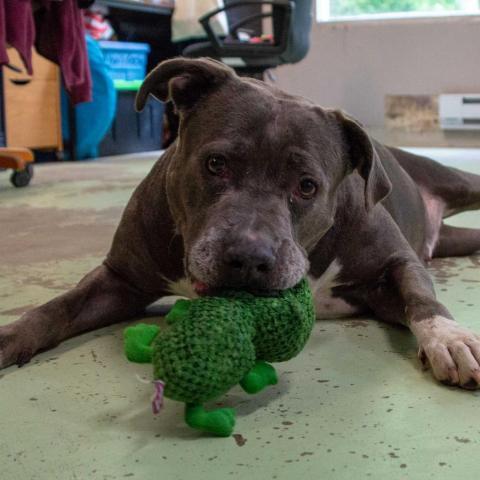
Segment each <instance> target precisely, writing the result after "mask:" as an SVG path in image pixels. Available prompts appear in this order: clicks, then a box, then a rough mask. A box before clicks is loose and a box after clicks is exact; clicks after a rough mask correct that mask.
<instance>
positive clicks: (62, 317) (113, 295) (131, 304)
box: [0, 265, 155, 368]
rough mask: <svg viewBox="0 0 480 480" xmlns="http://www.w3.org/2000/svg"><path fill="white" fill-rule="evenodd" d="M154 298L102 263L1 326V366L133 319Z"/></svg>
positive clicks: (19, 362) (21, 360)
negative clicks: (38, 304)
mask: <svg viewBox="0 0 480 480" xmlns="http://www.w3.org/2000/svg"><path fill="white" fill-rule="evenodd" d="M154 300H155V298H153V297H152V296H150V295H149V294H146V293H142V292H140V291H139V290H136V289H135V288H134V287H133V286H132V285H130V284H128V283H127V282H126V281H125V280H123V279H122V278H120V277H119V276H118V275H117V274H116V273H114V272H113V271H112V270H111V269H110V268H109V267H107V266H106V265H100V266H99V267H97V268H96V269H95V270H93V271H92V272H90V273H89V274H88V275H86V276H85V277H84V278H83V279H82V280H81V281H80V283H79V284H78V285H77V286H76V287H75V288H73V289H72V290H70V291H69V292H67V293H64V294H63V295H60V296H59V297H56V298H54V299H53V300H51V301H50V302H48V303H46V304H44V305H42V306H40V307H38V308H34V309H33V310H30V311H29V312H27V313H25V314H24V315H23V316H22V317H21V318H20V319H19V320H17V321H16V322H13V323H11V324H9V325H5V326H2V327H0V368H3V367H7V366H8V365H12V364H15V363H16V364H19V365H22V364H24V363H26V362H28V361H29V360H30V359H31V358H32V356H33V355H35V354H36V353H37V352H39V351H41V350H46V349H49V348H52V347H54V346H56V345H58V344H59V343H60V342H61V341H63V340H65V339H67V338H69V337H73V336H74V335H77V334H79V333H82V332H86V331H88V330H93V329H96V328H101V327H104V326H106V325H110V324H112V323H115V322H120V321H123V320H127V319H129V318H132V317H134V316H135V315H136V314H139V313H140V312H142V311H143V309H144V307H145V306H146V305H148V304H149V303H151V302H152V301H154Z"/></svg>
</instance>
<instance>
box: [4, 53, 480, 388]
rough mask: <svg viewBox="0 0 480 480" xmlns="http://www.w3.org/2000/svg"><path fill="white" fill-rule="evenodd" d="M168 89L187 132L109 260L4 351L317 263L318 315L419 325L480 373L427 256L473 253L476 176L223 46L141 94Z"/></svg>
mask: <svg viewBox="0 0 480 480" xmlns="http://www.w3.org/2000/svg"><path fill="white" fill-rule="evenodd" d="M149 95H152V96H153V97H156V98H157V99H159V100H161V101H167V100H171V101H172V102H173V104H174V106H175V109H176V110H177V112H178V114H179V115H180V129H179V136H178V139H177V141H176V142H175V143H174V144H173V145H172V146H171V147H170V148H169V149H168V150H167V151H166V152H165V153H164V154H163V155H162V157H161V158H160V159H159V160H158V162H157V163H156V164H155V166H154V167H153V169H152V170H151V172H150V173H149V174H148V176H147V177H146V178H145V179H144V180H143V181H142V183H141V184H140V185H139V186H138V188H137V189H136V190H135V192H134V194H133V196H132V198H131V199H130V201H129V203H128V205H127V207H126V208H125V211H124V213H123V217H122V219H121V222H120V225H119V226H118V229H117V231H116V233H115V235H114V239H113V243H112V246H111V249H110V251H109V253H108V255H107V257H106V259H105V261H104V262H103V263H102V264H101V265H100V266H98V267H97V268H96V269H94V270H93V271H92V272H90V273H89V274H87V275H86V276H85V277H84V278H83V279H82V280H81V281H80V282H79V284H78V285H77V286H76V287H75V288H73V289H72V290H71V291H68V292H67V293H64V294H63V295H60V296H59V297H57V298H55V299H53V300H51V301H50V302H48V303H46V304H44V305H42V306H40V307H38V308H35V309H33V310H31V311H29V312H27V313H25V314H24V315H23V316H22V317H21V318H20V319H19V320H17V321H16V322H14V323H11V324H9V325H6V326H2V327H0V366H1V367H6V366H8V365H12V364H18V365H22V364H24V363H26V362H28V361H29V360H30V359H31V358H32V356H33V355H35V354H36V353H37V352H39V351H42V350H46V349H49V348H52V347H54V346H56V345H58V344H59V343H60V342H61V341H62V340H64V339H66V338H69V337H72V336H74V335H78V334H80V333H82V332H85V331H88V330H92V329H96V328H100V327H104V326H106V325H109V324H112V323H115V322H120V321H126V320H129V319H132V318H134V317H136V316H140V315H142V314H143V313H144V311H145V308H146V307H147V306H148V305H149V304H151V303H152V302H154V301H155V300H157V299H158V298H159V297H162V296H164V295H167V294H169V292H170V291H171V289H172V285H173V284H175V283H176V282H179V281H182V279H183V278H184V277H185V275H186V277H187V278H188V279H189V280H190V281H191V282H192V284H193V286H194V288H195V290H196V291H197V292H198V293H199V294H207V293H209V292H214V291H215V289H217V288H219V287H233V288H246V289H250V290H252V291H255V292H259V293H261V294H262V293H268V292H269V291H273V290H279V289H285V288H289V287H292V286H293V285H295V284H296V283H297V282H298V281H299V280H300V279H301V278H302V277H304V276H305V275H308V278H309V281H310V285H311V288H312V292H313V294H314V301H315V306H316V310H317V316H318V317H319V318H322V317H331V318H337V317H342V316H349V315H357V314H360V313H363V312H370V313H373V314H375V315H376V316H377V317H378V318H380V319H381V320H384V321H387V322H392V323H398V324H402V325H405V326H407V327H408V328H410V330H411V331H412V333H413V334H414V335H415V337H416V339H417V341H418V347H419V356H420V359H421V361H422V362H423V363H424V364H425V365H427V366H430V367H431V370H432V372H433V375H434V376H435V378H436V379H438V380H439V381H440V382H443V383H446V384H449V385H458V386H460V387H463V388H467V389H475V388H478V387H479V386H480V336H479V335H477V334H475V333H473V332H471V331H469V330H468V329H465V328H463V327H462V326H460V325H459V324H458V323H457V322H455V320H454V319H453V318H452V315H451V314H450V313H449V311H448V310H447V308H446V307H445V306H443V305H442V304H441V303H439V302H438V301H437V300H436V297H435V292H434V287H433V283H432V280H431V279H430V276H429V274H428V273H427V271H426V269H425V264H426V263H427V262H428V261H429V260H430V259H431V258H432V257H444V256H457V255H469V254H473V253H474V252H476V251H477V250H479V249H480V230H476V229H464V228H455V227H451V226H447V225H445V224H444V223H443V219H444V218H446V217H448V216H451V215H454V214H456V213H459V212H462V211H465V210H469V209H478V208H480V176H478V175H473V174H470V173H466V172H462V171H460V170H456V169H454V168H448V167H445V166H442V165H440V164H438V163H436V162H434V161H432V160H429V159H427V158H424V157H420V156H416V155H412V154H409V153H406V152H404V151H401V150H398V149H395V148H390V147H386V146H384V145H382V144H380V143H378V142H376V141H374V140H372V139H371V138H370V137H369V135H368V134H367V133H366V132H365V130H364V129H363V128H362V126H361V125H360V124H359V123H358V122H356V121H355V120H354V119H352V118H350V117H349V116H347V115H346V114H344V113H342V112H341V111H336V110H327V109H324V108H321V107H319V106H317V105H315V104H313V103H311V102H309V101H308V100H306V99H304V98H301V97H297V96H292V95H288V94H286V93H283V92H282V91H280V90H279V89H277V88H275V87H274V86H271V85H267V84H265V83H263V82H260V81H257V80H253V79H248V78H240V77H238V76H237V75H236V74H235V73H234V71H233V70H231V69H230V68H229V67H227V66H225V65H223V64H221V63H219V62H217V61H215V60H211V59H185V58H176V59H172V60H168V61H165V62H163V63H161V64H160V65H159V66H158V67H157V68H156V69H154V70H153V71H152V72H151V73H150V74H149V75H148V76H147V78H146V79H145V81H144V83H143V85H142V87H141V89H140V90H139V93H138V95H137V99H136V107H137V109H138V110H141V109H142V108H143V107H144V105H145V103H146V101H147V99H148V97H149Z"/></svg>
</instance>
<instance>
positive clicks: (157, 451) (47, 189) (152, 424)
mask: <svg viewBox="0 0 480 480" xmlns="http://www.w3.org/2000/svg"><path fill="white" fill-rule="evenodd" d="M153 160H154V158H153V157H151V156H140V158H138V159H136V158H135V157H134V156H130V157H129V158H127V159H126V160H115V161H113V160H106V161H102V162H98V163H80V162H79V163H75V164H69V163H64V164H59V165H53V164H52V165H47V166H38V167H37V168H36V177H35V179H34V183H33V185H32V186H31V187H28V188H25V189H22V190H16V189H13V188H11V187H10V186H9V183H8V177H7V175H6V174H5V173H0V221H1V225H2V233H1V234H0V235H1V239H2V246H3V247H4V248H2V251H1V252H0V323H2V324H5V323H8V322H11V321H13V320H15V319H16V318H17V317H18V315H19V314H21V313H22V312H23V311H24V310H25V309H27V308H30V307H31V306H34V305H38V304H40V303H41V302H44V301H47V300H48V299H50V298H51V297H53V296H54V295H57V294H59V293H61V292H63V291H64V290H65V289H68V288H69V287H71V286H72V285H74V284H75V282H76V281H77V280H78V279H79V278H80V276H81V275H83V274H85V273H86V272H87V271H88V270H89V269H91V268H93V267H94V266H95V265H96V264H97V263H98V262H100V261H101V259H102V257H103V255H104V254H105V253H106V252H107V250H108V247H109V243H110V241H111V236H112V234H113V231H114V229H115V225H116V224H117V222H118V219H119V217H120V215H121V210H122V208H123V206H124V205H125V203H126V201H127V199H128V197H129V195H130V193H131V191H132V189H133V188H134V186H135V185H136V184H137V183H138V182H139V181H140V180H141V178H142V177H143V176H144V175H145V174H146V173H147V171H148V170H149V169H150V168H151V165H152V162H153ZM478 173H480V168H479V170H478ZM453 222H455V223H456V224H458V225H465V226H471V225H480V213H476V212H474V213H467V214H464V215H462V216H461V217H458V218H456V219H452V223H453ZM5 226H7V228H5ZM82 232H83V233H82ZM5 245H8V248H5ZM430 270H431V272H432V274H433V276H434V279H435V282H436V284H437V291H438V295H439V298H440V300H441V301H443V302H445V303H446V304H447V305H448V307H449V308H450V309H451V311H452V313H453V314H454V315H455V316H456V318H457V320H458V321H459V322H460V323H461V324H463V325H465V326H469V327H471V328H473V329H475V330H476V331H480V315H479V313H480V295H479V293H480V256H476V257H469V258H463V259H444V260H436V261H434V262H433V264H432V265H431V268H430ZM153 321H156V320H155V319H153ZM124 327H125V324H122V325H115V326H112V327H108V328H105V329H102V330H100V331H96V332H92V333H89V334H86V335H83V336H81V337H78V338H74V339H71V340H69V341H67V342H65V343H63V344H62V345H60V346H59V347H58V348H56V349H54V350H52V351H49V352H45V353H43V354H41V355H39V356H38V357H36V358H35V359H34V360H33V361H32V362H31V363H30V364H28V365H26V366H24V367H23V368H21V369H17V368H15V367H13V368H8V369H5V370H2V371H0V414H1V415H0V432H1V435H0V462H1V474H0V477H1V479H2V480H17V479H19V478H21V479H25V480H30V479H32V480H33V479H38V480H55V479H59V480H60V479H61V480H69V479H72V480H73V479H79V480H83V479H94V480H96V479H101V480H107V479H108V480H110V479H123V478H132V479H135V478H138V479H145V478H164V479H168V480H174V479H178V480H189V479H196V480H203V479H209V480H217V479H218V480H224V479H230V478H231V479H242V480H243V479H245V478H251V479H253V480H256V479H262V480H263V479H278V480H283V479H289V480H290V479H292V478H304V479H317V478H323V479H328V480H332V479H333V480H337V479H338V480H343V479H352V478H355V479H361V478H365V479H384V478H388V479H389V480H397V479H409V480H412V479H419V480H420V479H422V480H423V479H428V478H435V479H437V480H443V479H445V480H446V479H452V478H465V479H470V478H477V477H478V476H479V475H480V465H479V463H478V452H479V447H480V421H479V420H478V419H479V415H478V411H479V406H480V392H469V391H461V390H458V389H455V388H448V387H444V386H441V385H438V384H437V383H435V382H434V380H433V379H432V378H431V376H430V374H429V372H423V371H422V370H421V369H420V366H419V364H418V362H417V361H416V346H415V343H414V341H413V339H412V337H411V335H410V334H409V333H408V331H406V330H404V329H402V328H399V327H394V326H390V325H385V324H381V323H379V322H376V321H373V320H370V319H368V318H365V317H361V318H360V317H359V318H354V319H346V320H325V321H320V322H318V323H317V324H316V326H315V329H314V332H313V334H312V337H311V339H310V341H309V343H308V345H307V348H306V349H305V351H304V352H303V353H302V354H301V355H300V356H299V357H297V358H295V359H294V360H292V361H290V362H288V363H285V364H277V369H278V372H279V374H280V381H279V383H278V385H276V386H275V387H273V388H271V389H269V390H267V391H264V392H262V393H261V394H259V395H256V396H253V397H250V396H248V395H246V394H245V393H243V392H242V391H241V389H240V388H235V389H233V390H232V391H231V392H230V393H229V394H228V395H227V396H226V397H225V398H223V399H222V404H224V405H228V406H234V407H235V408H236V409H237V411H238V419H237V427H236V429H235V435H234V436H233V437H231V438H227V439H223V438H222V439H219V438H208V437H205V436H202V435H201V434H199V433H197V432H195V431H192V430H190V429H188V428H187V427H186V426H185V425H184V423H183V421H182V405H180V404H178V403H176V402H172V401H170V400H166V404H165V409H164V411H163V412H162V414H161V415H159V416H157V417H153V416H152V414H151V410H150V403H149V399H150V395H151V392H152V389H151V385H149V384H148V379H149V378H150V374H151V372H150V368H149V366H148V365H137V364H131V363H128V362H127V361H126V360H125V358H124V356H123V353H122V330H123V328H124Z"/></svg>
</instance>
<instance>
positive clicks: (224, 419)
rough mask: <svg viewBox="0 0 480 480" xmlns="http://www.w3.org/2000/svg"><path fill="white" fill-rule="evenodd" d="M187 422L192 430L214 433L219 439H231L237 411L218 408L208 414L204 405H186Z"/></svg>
mask: <svg viewBox="0 0 480 480" xmlns="http://www.w3.org/2000/svg"><path fill="white" fill-rule="evenodd" d="M185 422H186V423H187V425H188V426H189V427H191V428H196V429H197V430H202V431H204V432H208V433H212V434H213V435H217V436H219V437H229V436H230V435H231V434H232V432H233V428H234V427H235V410H234V409H233V408H217V409H216V410H212V411H210V412H207V411H206V410H205V409H204V408H203V406H202V405H195V404H192V403H187V404H186V405H185Z"/></svg>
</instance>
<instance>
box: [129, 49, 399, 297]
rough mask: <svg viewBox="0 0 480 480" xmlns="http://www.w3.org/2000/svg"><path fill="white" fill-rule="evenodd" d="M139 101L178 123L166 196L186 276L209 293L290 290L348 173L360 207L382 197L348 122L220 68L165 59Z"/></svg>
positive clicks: (361, 137)
mask: <svg viewBox="0 0 480 480" xmlns="http://www.w3.org/2000/svg"><path fill="white" fill-rule="evenodd" d="M148 95H153V96H154V97H156V98H158V99H159V100H162V101H167V100H171V101H173V102H174V105H175V108H176V110H177V112H178V113H179V115H180V130H179V136H178V140H177V142H176V145H175V146H174V147H173V148H174V149H175V152H174V155H173V159H172V161H171V163H170V166H169V170H168V173H167V197H168V201H169V207H170V209H171V212H172V215H173V217H174V219H175V222H176V224H177V227H178V230H179V233H180V234H181V235H182V237H183V240H184V246H185V252H186V269H187V272H188V274H189V275H190V276H191V277H192V279H194V280H195V281H197V282H198V283H201V284H203V285H206V286H208V287H210V288H215V287H224V286H231V287H249V288H252V289H267V290H271V289H284V288H288V287H291V286H293V285H294V284H296V283H297V282H298V281H299V280H300V279H301V278H302V277H303V276H304V275H305V274H306V272H307V269H308V252H309V251H311V250H312V249H313V247H314V246H315V244H316V243H317V242H318V241H319V239H320V238H321V237H322V236H323V235H324V234H325V233H326V232H327V230H328V229H329V228H330V227H331V226H332V224H333V221H334V217H335V213H336V206H337V196H336V192H337V188H338V186H339V185H340V183H341V182H342V180H343V179H344V178H345V177H346V176H347V175H348V174H349V173H351V172H353V171H355V170H356V171H357V172H358V173H359V174H360V175H361V176H362V177H363V178H364V180H365V206H366V209H367V210H370V209H371V208H372V207H373V206H374V205H375V204H376V203H377V202H379V201H380V200H381V199H382V198H384V197H385V195H386V194H387V193H388V191H389V188H390V183H389V181H388V177H387V176H386V174H385V171H384V170H383V167H382V166H381V164H380V162H379V160H378V158H377V155H376V153H375V150H374V147H373V145H372V142H371V141H370V139H369V138H368V136H367V134H366V133H365V132H364V131H363V129H362V128H361V127H360V126H359V125H358V124H357V123H356V122H355V121H353V120H352V119H350V118H348V117H346V116H345V115H343V114H342V113H341V112H338V111H328V110H324V109H322V108H320V107H318V106H316V105H314V104H312V103H310V102H308V101H306V100H305V99H303V98H300V97H294V96H291V95H287V94H285V93H283V92H281V91H280V90H278V89H276V88H274V87H271V86H268V85H266V84H264V83H263V82H259V81H256V80H252V79H246V78H240V77H238V76H237V75H236V74H235V73H234V72H233V70H231V69H230V68H228V67H226V66H225V65H223V64H221V63H219V62H217V61H214V60H210V59H195V60H189V59H184V58H177V59H173V60H168V61H166V62H163V63H161V64H160V65H159V66H158V67H157V68H156V69H155V70H153V71H152V72H151V73H150V74H149V75H148V76H147V78H146V79H145V82H144V84H143V85H142V87H141V89H140V91H139V93H138V96H137V103H136V106H137V109H139V110H141V109H142V108H143V106H144V105H145V102H146V100H147V97H148Z"/></svg>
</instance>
